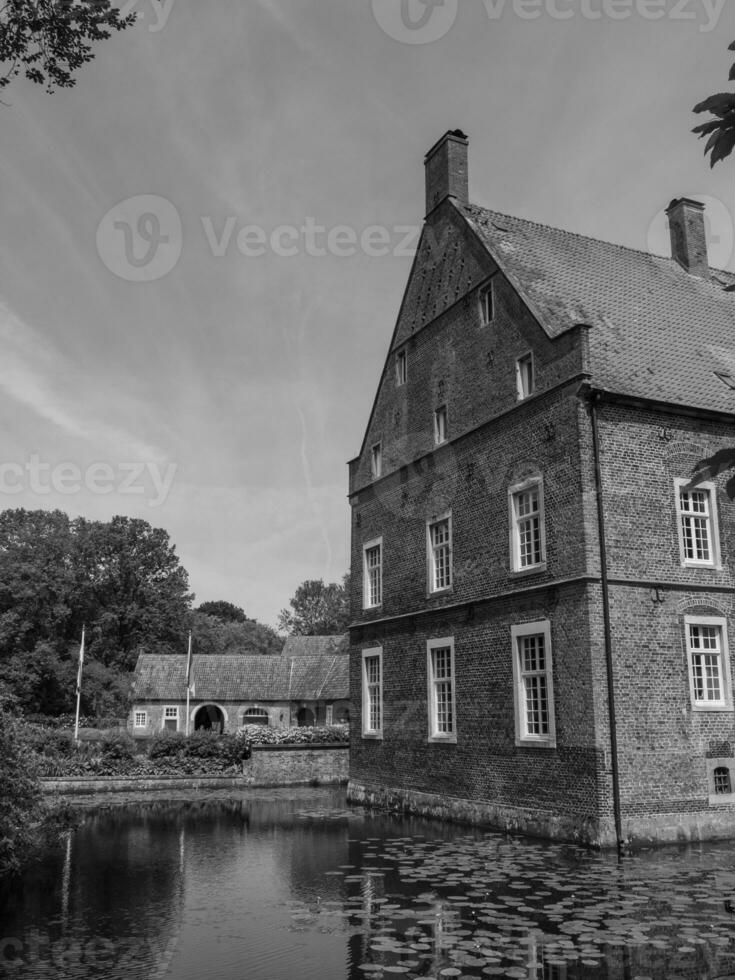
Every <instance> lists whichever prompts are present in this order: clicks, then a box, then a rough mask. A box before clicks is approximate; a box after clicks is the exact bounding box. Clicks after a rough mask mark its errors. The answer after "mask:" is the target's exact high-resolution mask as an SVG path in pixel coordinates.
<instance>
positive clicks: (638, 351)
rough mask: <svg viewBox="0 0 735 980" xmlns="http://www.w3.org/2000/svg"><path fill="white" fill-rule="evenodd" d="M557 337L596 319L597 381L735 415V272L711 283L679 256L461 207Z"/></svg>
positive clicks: (611, 387)
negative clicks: (732, 383) (731, 383)
mask: <svg viewBox="0 0 735 980" xmlns="http://www.w3.org/2000/svg"><path fill="white" fill-rule="evenodd" d="M458 207H459V210H460V211H461V213H462V214H464V216H465V217H466V219H467V221H468V222H469V224H470V226H471V227H472V228H473V229H474V231H475V233H476V234H477V236H478V237H479V239H480V240H481V241H482V242H483V243H484V245H485V246H486V248H487V249H488V251H489V252H490V253H491V255H492V256H493V258H494V259H495V261H496V262H497V263H498V265H499V266H500V268H501V270H502V271H503V273H504V274H505V275H506V276H507V278H508V279H509V281H510V282H511V283H512V285H513V286H514V287H515V288H516V289H517V290H518V291H519V293H520V294H521V296H522V297H523V298H524V300H525V301H526V303H527V304H528V306H529V308H530V309H531V311H532V312H533V313H534V314H535V316H536V318H537V319H538V321H539V323H540V324H541V326H542V327H543V329H544V330H545V331H546V333H547V334H548V335H549V336H550V337H557V336H559V335H560V334H562V333H564V332H565V331H566V330H568V329H570V328H571V327H573V326H574V325H576V324H580V323H583V324H589V325H590V326H591V327H592V329H591V330H590V334H589V343H590V359H591V365H590V367H591V371H592V375H593V380H594V382H595V384H596V385H598V386H599V387H601V388H605V389H608V390H611V391H615V392H618V393H621V394H626V395H633V396H636V397H643V398H651V399H655V400H658V401H666V402H673V403H678V404H681V405H687V406H692V407H695V408H703V409H710V410H713V411H720V412H735V391H734V390H732V388H730V387H728V385H727V384H726V383H724V382H723V381H722V380H720V379H719V378H718V377H717V376H716V374H715V372H719V373H721V374H729V375H731V376H732V377H733V378H735V293H729V292H725V287H727V286H732V285H734V284H735V274H733V273H730V272H722V271H719V270H716V269H713V270H712V278H711V280H709V281H706V280H704V279H701V278H699V277H697V276H694V275H691V274H690V273H688V272H687V271H686V270H685V269H683V268H682V267H681V266H680V265H679V264H678V262H676V261H675V260H674V259H671V258H662V257H660V256H656V255H650V254H648V253H646V252H639V251H636V250H635V249H631V248H625V247H623V246H621V245H612V244H610V243H608V242H603V241H599V240H597V239H595V238H587V237H585V236H583V235H577V234H573V233H572V232H567V231H561V230H560V229H558V228H551V227H549V226H547V225H541V224H536V223H534V222H532V221H526V220H523V219H521V218H513V217H510V216H508V215H504V214H499V213H498V212H495V211H489V210H486V209H485V208H480V207H477V206H475V205H472V204H469V205H458Z"/></svg>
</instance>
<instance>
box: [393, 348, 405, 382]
mask: <svg viewBox="0 0 735 980" xmlns="http://www.w3.org/2000/svg"><path fill="white" fill-rule="evenodd" d="M407 380H408V354H407V353H406V351H405V350H401V351H398V353H397V354H396V385H398V387H399V388H400V387H401V385H405V383H406V381H407Z"/></svg>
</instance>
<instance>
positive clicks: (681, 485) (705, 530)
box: [676, 480, 719, 568]
mask: <svg viewBox="0 0 735 980" xmlns="http://www.w3.org/2000/svg"><path fill="white" fill-rule="evenodd" d="M676 510H677V515H678V520H679V547H680V550H681V561H682V564H683V565H690V566H706V567H709V568H715V567H717V566H718V565H719V551H718V543H719V541H718V538H719V532H718V528H717V509H716V505H715V486H714V484H713V483H701V484H700V485H699V486H698V487H695V488H690V487H689V481H688V480H677V481H676Z"/></svg>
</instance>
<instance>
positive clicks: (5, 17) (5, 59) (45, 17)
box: [0, 0, 136, 92]
mask: <svg viewBox="0 0 735 980" xmlns="http://www.w3.org/2000/svg"><path fill="white" fill-rule="evenodd" d="M135 20H136V15H135V14H132V13H131V14H128V15H126V16H122V15H121V13H120V11H119V10H118V9H117V8H116V7H114V6H113V5H112V2H111V0H4V2H3V3H2V6H0V63H2V64H3V66H4V74H3V75H1V76H0V88H4V87H5V86H6V85H9V84H10V82H11V81H12V80H13V79H14V78H16V77H17V76H18V75H20V74H21V72H22V73H24V74H25V76H26V78H28V79H30V81H32V82H36V83H37V84H38V85H44V86H45V87H46V91H47V92H53V91H54V89H55V88H71V86H73V85H75V84H76V78H75V77H74V73H75V72H77V71H78V70H79V69H80V68H81V67H82V66H83V65H85V64H86V63H87V62H89V61H92V59H93V58H94V54H93V52H92V48H93V46H94V45H96V44H98V43H99V42H100V41H103V40H105V39H107V38H109V37H110V35H111V33H112V32H113V31H122V30H125V29H126V28H127V27H130V26H131V25H132V24H134V23H135Z"/></svg>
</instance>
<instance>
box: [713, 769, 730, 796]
mask: <svg viewBox="0 0 735 980" xmlns="http://www.w3.org/2000/svg"><path fill="white" fill-rule="evenodd" d="M714 776H715V794H716V795H717V796H720V795H725V794H728V793H732V782H731V781H730V770H729V769H728V768H727V766H718V767H717V769H715V773H714Z"/></svg>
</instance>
